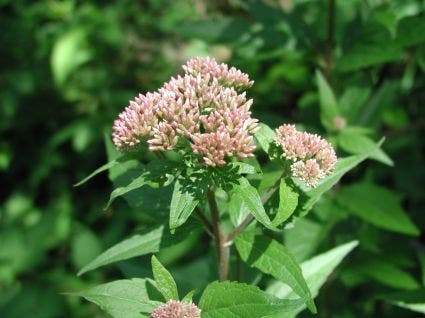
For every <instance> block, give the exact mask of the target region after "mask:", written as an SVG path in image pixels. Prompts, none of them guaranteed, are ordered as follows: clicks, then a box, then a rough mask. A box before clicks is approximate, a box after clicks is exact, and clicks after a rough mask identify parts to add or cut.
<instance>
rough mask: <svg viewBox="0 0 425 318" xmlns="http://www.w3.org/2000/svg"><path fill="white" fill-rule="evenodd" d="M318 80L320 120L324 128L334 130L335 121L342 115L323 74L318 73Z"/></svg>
mask: <svg viewBox="0 0 425 318" xmlns="http://www.w3.org/2000/svg"><path fill="white" fill-rule="evenodd" d="M316 80H317V85H318V87H319V100H320V119H321V121H322V124H323V126H325V127H326V128H328V129H332V128H333V119H334V118H335V117H337V116H339V115H340V111H339V107H338V103H337V101H336V98H335V95H334V93H333V91H332V89H331V87H330V86H329V84H328V82H327V81H326V79H325V78H324V77H323V75H322V73H320V72H319V71H316Z"/></svg>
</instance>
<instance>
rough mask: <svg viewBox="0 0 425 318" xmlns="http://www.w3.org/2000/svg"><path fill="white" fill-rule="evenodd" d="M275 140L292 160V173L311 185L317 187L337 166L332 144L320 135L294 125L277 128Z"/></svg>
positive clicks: (284, 154)
mask: <svg viewBox="0 0 425 318" xmlns="http://www.w3.org/2000/svg"><path fill="white" fill-rule="evenodd" d="M275 142H276V144H277V145H279V146H280V147H281V148H282V151H283V157H284V158H286V159H288V160H290V161H292V164H291V172H292V175H293V176H295V177H297V178H299V179H300V180H302V181H303V182H305V183H306V184H307V185H308V186H309V187H315V186H316V185H317V183H318V181H319V180H320V179H322V178H323V177H325V176H326V175H328V174H329V173H330V172H331V171H332V170H333V168H334V166H335V163H336V160H337V158H336V154H335V150H334V149H333V147H332V145H331V144H330V143H329V142H328V141H326V140H325V139H323V138H321V137H320V136H318V135H315V134H309V133H306V132H301V131H298V130H296V128H295V126H294V125H282V126H280V127H279V128H277V129H276V137H275Z"/></svg>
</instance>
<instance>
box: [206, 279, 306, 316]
mask: <svg viewBox="0 0 425 318" xmlns="http://www.w3.org/2000/svg"><path fill="white" fill-rule="evenodd" d="M301 304H302V302H301V301H300V300H282V299H278V298H276V297H274V296H272V295H270V294H267V293H265V292H263V291H262V290H260V289H259V288H258V287H256V286H251V285H246V284H241V283H236V282H213V283H211V284H209V285H208V286H207V288H206V289H205V290H204V292H203V294H202V297H201V300H200V302H199V307H200V308H201V309H202V318H224V317H226V318H240V317H249V318H262V317H264V316H266V315H270V314H282V313H285V312H288V311H291V310H295V309H297V308H299V307H300V305H301Z"/></svg>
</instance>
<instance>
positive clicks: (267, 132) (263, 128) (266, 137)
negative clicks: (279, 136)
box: [254, 123, 275, 153]
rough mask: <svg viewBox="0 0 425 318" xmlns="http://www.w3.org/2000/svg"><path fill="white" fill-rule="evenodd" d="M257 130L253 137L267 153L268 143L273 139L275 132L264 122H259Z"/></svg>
mask: <svg viewBox="0 0 425 318" xmlns="http://www.w3.org/2000/svg"><path fill="white" fill-rule="evenodd" d="M259 127H260V128H259V129H258V131H257V132H256V133H255V135H254V136H255V139H256V140H257V141H258V143H259V144H260V146H261V148H262V149H263V150H264V151H265V152H266V153H269V148H270V144H271V143H272V142H273V141H274V136H275V132H274V130H273V129H271V128H270V127H269V126H267V125H266V124H263V123H260V125H259Z"/></svg>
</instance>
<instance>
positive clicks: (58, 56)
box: [50, 28, 93, 86]
mask: <svg viewBox="0 0 425 318" xmlns="http://www.w3.org/2000/svg"><path fill="white" fill-rule="evenodd" d="M92 56H93V54H92V52H91V51H90V50H89V48H88V42H87V31H86V30H85V29H82V28H78V29H74V30H71V31H69V32H68V33H65V34H63V35H62V36H61V37H60V38H59V39H58V40H57V41H56V43H55V44H54V46H53V51H52V55H51V59H50V64H51V67H52V72H53V77H54V80H55V83H56V85H58V86H62V85H63V84H65V82H66V80H67V79H68V77H69V76H70V75H71V74H72V72H74V71H75V70H76V69H77V68H78V67H79V66H81V65H82V64H84V63H86V62H87V61H89V60H90V59H91V58H92Z"/></svg>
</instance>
